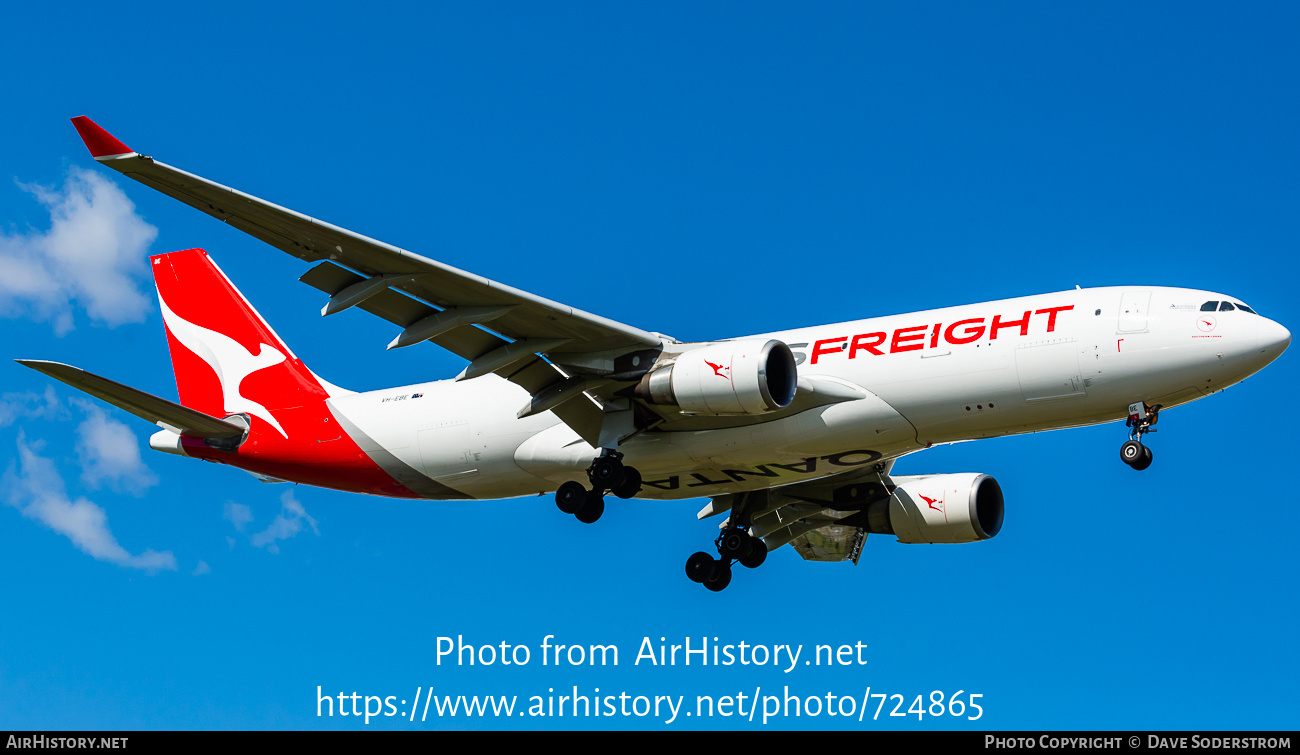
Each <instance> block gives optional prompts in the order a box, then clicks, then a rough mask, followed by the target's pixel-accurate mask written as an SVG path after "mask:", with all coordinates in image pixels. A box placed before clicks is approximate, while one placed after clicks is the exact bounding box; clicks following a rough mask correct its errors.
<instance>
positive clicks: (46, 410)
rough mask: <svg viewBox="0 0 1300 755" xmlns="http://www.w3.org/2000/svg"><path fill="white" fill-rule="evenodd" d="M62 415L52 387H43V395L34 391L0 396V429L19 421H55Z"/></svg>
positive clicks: (57, 398)
mask: <svg viewBox="0 0 1300 755" xmlns="http://www.w3.org/2000/svg"><path fill="white" fill-rule="evenodd" d="M63 413H64V411H63V405H62V404H61V403H59V397H58V396H57V395H55V393H54V386H52V385H47V386H45V393H44V394H38V393H36V392H34V391H24V392H22V393H6V394H4V395H3V396H0V427H7V426H8V425H12V424H13V423H14V422H17V421H18V420H20V419H36V418H42V419H57V418H58V417H60V416H62V415H63Z"/></svg>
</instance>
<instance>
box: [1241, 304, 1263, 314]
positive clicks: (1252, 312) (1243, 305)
mask: <svg viewBox="0 0 1300 755" xmlns="http://www.w3.org/2000/svg"><path fill="white" fill-rule="evenodd" d="M1237 309H1240V310H1241V311H1242V312H1249V313H1251V314H1252V315H1257V314H1259V313H1258V312H1256V311H1255V310H1253V309H1251V308H1250V307H1247V306H1246V305H1245V304H1242V303H1241V302H1237Z"/></svg>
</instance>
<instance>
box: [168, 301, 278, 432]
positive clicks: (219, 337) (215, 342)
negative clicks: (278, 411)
mask: <svg viewBox="0 0 1300 755" xmlns="http://www.w3.org/2000/svg"><path fill="white" fill-rule="evenodd" d="M158 303H159V304H160V305H162V315H163V322H165V323H166V324H167V329H168V330H169V331H171V334H172V335H173V336H175V338H176V340H177V341H180V342H181V345H182V346H184V347H185V348H187V349H189V350H190V351H192V352H194V355H195V356H197V357H199V358H200V359H202V360H203V361H205V362H207V363H208V366H209V367H211V368H212V371H213V372H215V373H217V379H218V380H220V381H221V396H222V406H224V407H225V410H226V411H227V412H229V413H231V414H240V413H243V412H247V413H248V414H252V415H254V416H256V417H260V418H262V419H264V420H266V422H267V423H268V424H270V425H271V426H272V427H274V428H275V429H276V432H278V433H280V434H281V435H283V436H284V437H285V438H286V439H287V438H288V437H289V434H288V433H286V432H285V431H284V428H282V427H280V423H279V422H277V421H276V419H275V416H274V415H272V414H271V410H269V409H267V408H266V407H265V406H262V405H261V404H259V403H257V402H256V401H254V400H252V399H250V398H248V397H247V396H244V395H243V394H241V393H240V392H239V386H240V384H241V383H243V382H244V378H246V377H248V376H249V375H251V374H253V373H254V372H257V371H258V370H264V369H266V368H267V367H273V366H275V365H277V364H280V363H281V362H283V361H284V360H285V358H286V357H285V355H284V353H283V352H281V351H280V350H279V349H277V348H275V347H274V346H269V345H267V344H265V343H263V344H260V348H259V349H258V353H257V354H253V353H252V352H250V351H249V350H248V349H246V348H244V347H243V346H241V345H240V343H239V342H238V341H236V340H235V339H233V338H231V337H230V336H227V335H224V334H222V333H218V332H217V331H215V330H208V329H207V328H204V327H202V326H199V325H195V324H194V323H192V322H188V321H186V320H184V319H182V318H181V317H180V315H177V314H176V313H175V312H173V311H171V308H170V307H168V306H167V302H166V301H164V300H163V298H162V295H161V293H160V294H159V296H158Z"/></svg>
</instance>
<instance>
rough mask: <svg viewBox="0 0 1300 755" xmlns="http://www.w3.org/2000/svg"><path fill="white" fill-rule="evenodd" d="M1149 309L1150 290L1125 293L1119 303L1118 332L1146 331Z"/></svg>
mask: <svg viewBox="0 0 1300 755" xmlns="http://www.w3.org/2000/svg"><path fill="white" fill-rule="evenodd" d="M1150 309H1151V290H1150V289H1137V290H1134V291H1125V292H1124V294H1123V295H1122V296H1121V297H1120V301H1119V332H1120V333H1141V332H1142V331H1144V330H1146V329H1147V315H1148V313H1149V312H1150Z"/></svg>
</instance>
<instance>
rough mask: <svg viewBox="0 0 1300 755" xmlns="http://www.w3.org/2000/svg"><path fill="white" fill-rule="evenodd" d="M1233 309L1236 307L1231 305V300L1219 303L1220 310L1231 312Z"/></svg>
mask: <svg viewBox="0 0 1300 755" xmlns="http://www.w3.org/2000/svg"><path fill="white" fill-rule="evenodd" d="M1234 309H1236V307H1234V306H1232V302H1226V301H1225V302H1224V303H1222V304H1220V305H1219V311H1220V312H1231V311H1232V310H1234Z"/></svg>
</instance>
